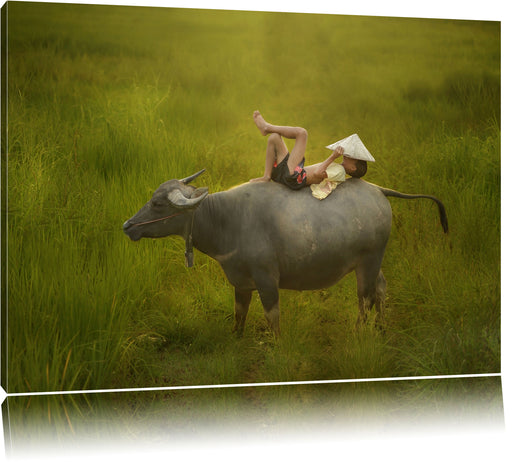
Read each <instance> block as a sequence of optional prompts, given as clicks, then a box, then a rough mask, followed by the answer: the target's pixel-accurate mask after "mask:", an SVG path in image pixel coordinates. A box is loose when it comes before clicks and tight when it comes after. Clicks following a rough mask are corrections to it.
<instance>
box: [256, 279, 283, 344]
mask: <svg viewBox="0 0 512 462" xmlns="http://www.w3.org/2000/svg"><path fill="white" fill-rule="evenodd" d="M258 293H259V294H260V299H261V303H262V305H263V310H264V312H265V318H266V320H267V322H268V324H269V326H270V328H271V329H272V331H273V332H274V335H275V336H276V337H279V335H280V333H281V331H280V328H279V289H278V288H277V286H266V287H262V288H259V289H258Z"/></svg>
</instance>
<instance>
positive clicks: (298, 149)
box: [253, 111, 308, 174]
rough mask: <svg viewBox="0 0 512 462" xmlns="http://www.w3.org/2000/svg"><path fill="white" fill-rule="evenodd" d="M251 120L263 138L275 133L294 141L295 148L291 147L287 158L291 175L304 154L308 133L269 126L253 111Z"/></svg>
mask: <svg viewBox="0 0 512 462" xmlns="http://www.w3.org/2000/svg"><path fill="white" fill-rule="evenodd" d="M253 119H254V123H255V124H256V126H257V127H258V129H259V130H260V132H261V134H262V135H263V136H266V135H268V134H269V133H277V134H278V135H281V136H284V137H285V138H289V139H294V140H295V146H293V149H292V150H291V152H290V157H289V158H288V170H289V171H290V174H293V171H294V170H295V167H297V165H299V163H300V162H301V161H302V159H303V158H304V154H305V153H306V144H307V140H308V132H307V131H306V130H305V129H304V128H301V127H289V126H284V125H273V124H270V123H268V122H267V121H266V120H265V119H264V118H263V117H262V115H261V114H260V112H259V111H254V114H253Z"/></svg>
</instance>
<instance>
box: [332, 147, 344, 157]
mask: <svg viewBox="0 0 512 462" xmlns="http://www.w3.org/2000/svg"><path fill="white" fill-rule="evenodd" d="M344 152H345V149H343V146H338V147H337V148H336V149H335V150H334V155H335V157H340V156H342V155H343V153H344Z"/></svg>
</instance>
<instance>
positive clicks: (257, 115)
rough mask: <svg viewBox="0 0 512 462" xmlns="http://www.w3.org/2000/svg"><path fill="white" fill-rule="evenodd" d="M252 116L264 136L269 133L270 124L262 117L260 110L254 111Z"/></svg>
mask: <svg viewBox="0 0 512 462" xmlns="http://www.w3.org/2000/svg"><path fill="white" fill-rule="evenodd" d="M252 118H253V119H254V123H255V124H256V126H257V127H258V129H259V130H260V132H261V134H262V135H263V136H265V135H268V133H269V132H268V129H267V125H268V124H267V122H266V121H265V119H264V118H263V117H262V115H261V114H260V111H254V113H253V115H252Z"/></svg>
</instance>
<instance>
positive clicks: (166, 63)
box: [5, 2, 500, 393]
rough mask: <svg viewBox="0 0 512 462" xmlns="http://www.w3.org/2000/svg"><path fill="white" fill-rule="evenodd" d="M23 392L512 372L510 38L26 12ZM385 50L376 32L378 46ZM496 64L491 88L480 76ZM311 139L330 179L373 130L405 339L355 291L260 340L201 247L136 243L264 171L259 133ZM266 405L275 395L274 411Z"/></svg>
mask: <svg viewBox="0 0 512 462" xmlns="http://www.w3.org/2000/svg"><path fill="white" fill-rule="evenodd" d="M8 12H9V18H8V20H9V103H8V111H9V139H8V142H9V152H8V169H9V171H8V173H9V190H8V192H9V204H8V226H9V228H8V230H9V243H8V245H9V248H8V250H9V253H8V256H9V260H8V278H9V300H8V302H9V304H8V355H9V356H8V377H7V383H6V384H5V386H6V387H7V389H8V391H9V392H11V393H13V392H22V391H46V390H70V389H86V388H89V389H97V388H117V387H133V386H138V387H146V386H162V385H189V384H210V383H239V382H269V381H293V380H310V379H334V378H360V377H376V376H379V377H380V376H385V377H387V376H411V375H432V374H451V373H477V372H478V373H480V372H482V373H485V372H497V371H499V368H500V282H499V281H500V278H499V275H500V253H499V249H500V245H499V236H500V170H499V167H500V121H499V113H500V106H499V102H500V83H499V82H500V61H499V59H500V30H499V24H497V23H489V22H472V21H443V20H420V19H396V18H369V17H368V18H367V17H345V16H324V15H298V14H278V13H247V12H229V11H222V12H221V11H197V10H179V9H146V8H129V7H104V6H101V7H99V6H91V5H88V6H81V5H52V4H29V3H16V2H14V3H9V5H8ZM363 32H364V33H363ZM480 69H485V72H484V71H481V72H480ZM254 109H260V110H261V111H262V113H263V114H264V115H265V116H266V117H267V118H268V119H269V120H271V121H274V122H276V123H279V124H282V123H286V124H297V125H302V126H305V127H306V128H307V129H308V131H309V135H310V136H309V140H310V141H309V146H310V147H309V155H308V163H313V162H318V161H320V160H323V158H324V157H326V155H327V154H328V152H327V150H326V149H324V147H323V146H325V145H326V144H328V143H330V142H333V141H335V140H337V139H340V138H341V137H343V136H346V135H348V134H350V133H354V132H357V133H359V134H360V136H361V137H362V139H363V140H364V142H365V144H366V145H367V146H368V148H369V149H370V151H371V152H372V153H373V154H374V156H375V157H376V159H377V162H376V163H375V164H372V165H371V166H370V170H369V172H368V174H367V179H368V180H369V181H371V182H375V183H378V184H381V185H383V186H386V187H391V188H396V189H399V190H402V191H404V192H418V193H428V194H435V195H436V196H438V197H439V198H440V199H442V200H443V201H444V203H445V205H446V207H447V211H448V218H449V222H450V229H451V231H450V234H449V235H448V236H444V235H443V234H442V230H441V227H440V226H439V222H438V216H437V211H436V209H435V207H434V206H433V205H432V204H431V203H430V202H428V201H417V202H409V201H407V202H401V201H399V200H395V199H391V202H392V208H393V211H394V226H393V231H392V235H391V239H390V242H389V245H388V249H387V253H386V257H385V260H384V265H383V271H384V273H385V275H386V278H387V280H388V287H389V290H388V313H387V328H386V331H385V333H380V332H378V331H375V330H374V329H373V327H371V326H370V325H369V326H367V327H364V328H362V329H360V330H355V329H354V325H355V320H356V316H357V299H356V290H355V278H354V276H353V275H350V276H348V277H347V278H346V279H344V280H343V281H342V282H340V283H339V284H337V285H336V286H334V287H331V288H329V289H326V290H323V291H316V292H303V293H295V292H287V291H282V293H281V312H282V331H283V336H282V339H281V340H280V341H279V342H275V341H274V339H273V338H272V336H271V335H270V334H269V332H268V330H267V328H266V322H265V319H264V317H263V312H262V308H261V304H260V301H259V299H258V297H257V295H255V296H254V298H253V302H252V305H251V308H250V311H249V317H248V321H247V329H246V332H245V337H244V338H242V339H238V338H236V337H235V336H233V335H231V333H230V330H231V325H232V322H233V314H232V311H233V304H234V295H233V291H232V288H231V287H230V286H229V284H228V283H227V281H226V279H225V278H224V276H223V274H222V271H221V269H220V267H219V266H218V265H217V264H216V263H215V262H214V261H212V260H210V259H209V258H208V257H206V256H204V255H200V254H198V253H197V252H196V263H195V266H194V267H193V268H191V269H187V268H185V266H184V258H183V251H184V245H183V242H182V241H181V239H179V238H176V237H174V238H168V239H161V240H142V241H140V242H138V243H133V242H130V241H129V239H128V238H127V237H126V236H124V235H123V233H122V224H123V222H124V221H125V220H126V219H127V218H129V217H130V216H132V215H133V214H134V213H135V211H137V210H138V209H139V208H140V207H141V206H142V205H143V203H144V202H145V201H146V200H148V198H149V197H150V195H151V193H152V191H153V190H154V189H156V187H158V185H159V184H160V183H162V182H164V181H166V180H168V179H171V178H180V177H184V176H187V175H190V174H191V173H194V172H195V171H197V170H199V169H201V168H206V169H207V173H206V174H205V175H204V176H202V177H201V178H200V179H198V180H197V184H198V185H201V186H204V185H206V186H208V187H209V189H210V191H211V192H215V191H220V190H223V189H227V188H229V187H231V186H233V185H236V184H238V183H241V182H244V181H246V180H247V179H249V178H251V177H255V176H258V175H260V174H261V171H262V168H263V156H264V148H265V139H264V138H262V137H261V136H259V134H258V131H257V130H256V129H255V127H254V126H253V123H252V118H251V115H252V111H253V110H254ZM256 393H257V392H256Z"/></svg>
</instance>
